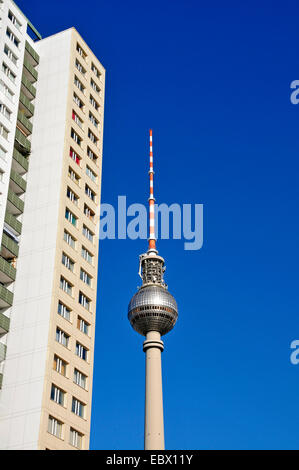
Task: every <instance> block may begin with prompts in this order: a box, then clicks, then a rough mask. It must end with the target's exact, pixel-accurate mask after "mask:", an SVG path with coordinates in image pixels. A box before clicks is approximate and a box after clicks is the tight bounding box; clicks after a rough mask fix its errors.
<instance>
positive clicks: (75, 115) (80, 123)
mask: <svg viewBox="0 0 299 470" xmlns="http://www.w3.org/2000/svg"><path fill="white" fill-rule="evenodd" d="M72 118H73V121H75V123H76V124H78V126H79V127H80V128H81V129H83V121H82V119H80V118H79V116H78V115H77V114H76V113H75V111H73V113H72Z"/></svg>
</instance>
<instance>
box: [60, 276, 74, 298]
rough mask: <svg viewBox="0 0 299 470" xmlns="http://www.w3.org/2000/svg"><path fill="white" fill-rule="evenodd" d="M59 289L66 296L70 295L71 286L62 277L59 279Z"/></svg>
mask: <svg viewBox="0 0 299 470" xmlns="http://www.w3.org/2000/svg"><path fill="white" fill-rule="evenodd" d="M60 289H62V290H63V291H64V292H66V293H67V294H68V295H72V292H73V286H72V284H71V283H70V282H69V281H67V280H66V279H65V278H64V277H63V276H61V277H60Z"/></svg>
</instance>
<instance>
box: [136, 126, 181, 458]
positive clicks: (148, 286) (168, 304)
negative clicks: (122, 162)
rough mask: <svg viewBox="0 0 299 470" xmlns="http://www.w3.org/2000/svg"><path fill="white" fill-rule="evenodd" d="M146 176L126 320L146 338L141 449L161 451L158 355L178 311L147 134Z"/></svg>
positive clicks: (161, 411)
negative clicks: (158, 229)
mask: <svg viewBox="0 0 299 470" xmlns="http://www.w3.org/2000/svg"><path fill="white" fill-rule="evenodd" d="M149 176H150V197H149V221H150V223H149V226H150V230H149V232H150V235H149V247H148V251H147V252H146V253H145V254H142V255H140V257H139V260H140V269H139V274H140V276H141V279H142V286H141V287H140V288H139V290H138V292H137V293H136V294H135V295H134V296H133V298H132V299H131V301H130V303H129V307H128V318H129V321H130V323H131V326H132V327H133V328H134V330H135V331H137V332H138V333H139V334H141V335H143V336H145V337H146V340H145V341H144V343H143V351H144V352H145V354H146V374H145V424H144V448H145V450H163V449H164V448H165V442H164V418H163V392H162V367H161V353H162V351H163V349H164V344H163V341H162V340H161V336H163V335H165V334H166V333H168V332H169V331H170V330H172V328H173V327H174V325H175V323H176V321H177V318H178V307H177V303H176V301H175V299H174V297H173V296H172V295H171V294H170V293H169V291H168V288H167V285H166V284H165V282H164V279H163V275H164V271H165V266H164V264H165V263H164V259H163V258H162V257H161V256H159V255H158V251H157V249H156V236H155V198H154V167H153V135H152V131H151V130H150V170H149Z"/></svg>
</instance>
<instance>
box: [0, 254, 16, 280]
mask: <svg viewBox="0 0 299 470" xmlns="http://www.w3.org/2000/svg"><path fill="white" fill-rule="evenodd" d="M15 280H16V270H15V268H14V267H13V266H12V265H11V264H10V263H8V262H7V261H6V260H5V259H4V258H2V257H1V256H0V283H3V284H10V283H12V282H13V281H15Z"/></svg>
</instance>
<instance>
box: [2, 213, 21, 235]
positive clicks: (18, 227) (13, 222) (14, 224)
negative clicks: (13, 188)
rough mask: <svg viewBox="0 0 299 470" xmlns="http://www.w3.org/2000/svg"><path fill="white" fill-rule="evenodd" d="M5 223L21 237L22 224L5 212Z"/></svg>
mask: <svg viewBox="0 0 299 470" xmlns="http://www.w3.org/2000/svg"><path fill="white" fill-rule="evenodd" d="M4 221H5V222H6V223H7V224H8V225H9V226H10V227H11V228H12V229H13V230H14V231H15V232H16V233H17V234H19V235H21V233H22V224H21V222H19V221H18V220H17V219H16V218H15V217H14V216H13V215H12V214H9V212H7V211H6V212H5V218H4Z"/></svg>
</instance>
